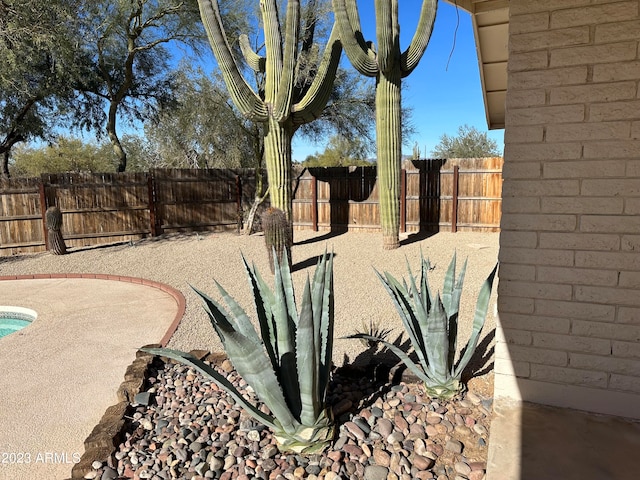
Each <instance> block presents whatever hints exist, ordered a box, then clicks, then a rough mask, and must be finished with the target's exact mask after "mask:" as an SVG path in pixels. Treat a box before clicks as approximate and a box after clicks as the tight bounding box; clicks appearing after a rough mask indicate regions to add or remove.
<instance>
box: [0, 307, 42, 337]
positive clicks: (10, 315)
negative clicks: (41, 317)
mask: <svg viewBox="0 0 640 480" xmlns="http://www.w3.org/2000/svg"><path fill="white" fill-rule="evenodd" d="M37 317H38V314H37V313H36V312H35V311H34V310H31V309H30V308H23V307H0V338H2V337H5V336H7V335H9V334H11V333H14V332H17V331H18V330H21V329H23V328H24V327H26V326H27V325H29V324H30V323H31V322H33V321H34V320H35V319H36V318H37Z"/></svg>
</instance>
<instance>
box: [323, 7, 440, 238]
mask: <svg viewBox="0 0 640 480" xmlns="http://www.w3.org/2000/svg"><path fill="white" fill-rule="evenodd" d="M333 9H334V12H335V20H336V25H337V26H338V29H339V31H340V40H341V41H342V44H343V47H344V51H345V53H346V54H347V56H348V57H349V60H350V61H351V64H352V65H353V67H354V68H355V69H356V70H357V71H358V72H360V73H361V74H362V75H365V76H368V77H374V78H375V79H376V142H377V150H378V191H379V198H380V224H381V227H382V245H383V248H384V249H387V250H389V249H394V248H398V247H399V246H400V241H399V233H400V161H401V158H402V124H401V122H402V118H401V109H400V103H401V95H400V89H401V88H400V87H401V83H402V78H404V77H406V76H407V75H409V74H410V73H411V72H412V71H413V70H414V69H415V68H416V66H417V65H418V62H419V61H420V59H421V58H422V55H423V53H424V51H425V50H426V48H427V44H428V43H429V38H430V37H431V32H432V30H433V23H434V20H435V17H436V9H437V0H423V2H422V9H421V11H420V18H419V20H418V26H417V28H416V32H415V34H414V36H413V39H412V40H411V43H410V45H409V47H408V48H407V49H406V50H405V51H404V52H401V50H400V24H399V22H398V0H375V11H376V40H377V44H378V51H376V50H375V49H374V47H373V45H372V44H371V43H370V42H365V40H364V38H363V36H362V29H361V27H360V17H359V14H358V7H357V5H356V0H333Z"/></svg>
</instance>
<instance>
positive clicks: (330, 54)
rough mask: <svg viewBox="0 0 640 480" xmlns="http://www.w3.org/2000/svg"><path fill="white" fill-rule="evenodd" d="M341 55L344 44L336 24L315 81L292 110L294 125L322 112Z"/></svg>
mask: <svg viewBox="0 0 640 480" xmlns="http://www.w3.org/2000/svg"><path fill="white" fill-rule="evenodd" d="M341 55H342V44H341V42H340V40H338V29H337V27H336V26H335V25H334V26H333V30H331V36H330V37H329V42H328V43H327V46H326V48H325V50H324V54H323V56H322V62H321V63H320V66H319V67H318V71H317V72H316V75H315V77H314V79H313V83H312V84H311V86H310V87H309V90H308V91H307V93H306V94H305V96H304V97H302V99H301V100H300V101H299V102H298V103H296V104H295V105H294V106H293V109H292V111H291V113H292V118H293V124H294V125H302V124H305V123H309V122H311V121H312V120H315V119H316V118H318V117H319V116H320V115H321V114H322V110H323V109H324V107H325V105H326V104H327V102H328V101H329V97H330V96H331V90H332V89H333V82H334V80H335V77H336V71H337V70H338V64H339V63H340V56H341Z"/></svg>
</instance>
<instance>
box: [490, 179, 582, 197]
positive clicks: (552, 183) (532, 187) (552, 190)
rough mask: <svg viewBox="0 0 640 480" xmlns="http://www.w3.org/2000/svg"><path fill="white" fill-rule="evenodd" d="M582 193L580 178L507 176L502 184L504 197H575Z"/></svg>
mask: <svg viewBox="0 0 640 480" xmlns="http://www.w3.org/2000/svg"><path fill="white" fill-rule="evenodd" d="M579 194H580V182H579V181H578V180H573V179H571V180H553V179H551V180H535V179H527V180H511V179H507V177H505V181H504V183H503V185H502V195H503V197H510V196H523V197H537V196H541V197H546V196H557V197H567V196H569V197H573V196H577V195H579Z"/></svg>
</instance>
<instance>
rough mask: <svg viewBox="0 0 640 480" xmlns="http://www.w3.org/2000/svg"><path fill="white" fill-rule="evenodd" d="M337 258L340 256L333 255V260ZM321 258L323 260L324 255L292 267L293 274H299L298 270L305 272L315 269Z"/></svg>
mask: <svg viewBox="0 0 640 480" xmlns="http://www.w3.org/2000/svg"><path fill="white" fill-rule="evenodd" d="M337 256H338V255H337V254H336V253H334V254H333V258H335V257H337ZM321 258H322V255H316V256H314V257H310V258H307V259H306V260H303V261H302V262H297V263H294V264H293V266H292V267H291V272H292V273H293V272H297V271H298V270H304V269H305V268H310V267H315V266H316V265H317V264H318V262H319V261H320V259H321Z"/></svg>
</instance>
